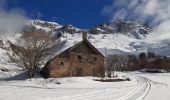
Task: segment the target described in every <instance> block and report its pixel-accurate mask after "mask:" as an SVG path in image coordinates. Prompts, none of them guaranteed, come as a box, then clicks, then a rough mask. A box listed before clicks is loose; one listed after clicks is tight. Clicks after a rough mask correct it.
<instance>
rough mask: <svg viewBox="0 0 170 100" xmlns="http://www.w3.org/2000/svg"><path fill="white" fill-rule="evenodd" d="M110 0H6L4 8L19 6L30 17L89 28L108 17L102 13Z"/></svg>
mask: <svg viewBox="0 0 170 100" xmlns="http://www.w3.org/2000/svg"><path fill="white" fill-rule="evenodd" d="M109 4H112V0H8V1H7V2H6V9H8V10H10V9H14V8H19V9H22V10H24V11H25V13H26V15H27V16H28V17H29V18H31V19H36V18H38V19H42V20H47V21H55V22H58V23H59V24H62V25H64V24H72V25H74V26H76V27H79V28H91V27H94V26H95V25H97V24H99V23H101V22H108V21H109V17H108V16H105V15H103V14H102V10H103V8H104V7H105V6H106V5H109Z"/></svg>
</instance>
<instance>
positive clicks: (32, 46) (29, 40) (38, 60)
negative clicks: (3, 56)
mask: <svg viewBox="0 0 170 100" xmlns="http://www.w3.org/2000/svg"><path fill="white" fill-rule="evenodd" d="M57 43H58V42H57V41H56V39H55V38H54V37H53V35H52V34H51V33H46V32H44V31H42V30H41V31H35V32H28V33H24V34H23V35H22V36H21V37H20V38H19V39H17V41H16V42H15V43H12V42H11V41H9V45H8V47H7V48H8V49H7V55H8V57H9V61H10V62H12V63H14V64H16V66H18V67H21V68H22V69H23V71H24V72H26V73H27V74H28V77H29V78H32V77H34V75H35V73H36V71H37V70H38V68H39V67H40V66H42V65H43V64H44V60H45V59H46V58H47V57H48V56H49V55H50V52H49V51H50V50H51V49H52V48H54V47H56V46H57Z"/></svg>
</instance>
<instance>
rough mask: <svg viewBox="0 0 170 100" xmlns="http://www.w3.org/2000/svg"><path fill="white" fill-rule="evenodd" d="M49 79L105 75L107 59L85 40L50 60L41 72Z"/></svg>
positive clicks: (85, 35)
mask: <svg viewBox="0 0 170 100" xmlns="http://www.w3.org/2000/svg"><path fill="white" fill-rule="evenodd" d="M41 74H42V75H43V76H44V77H46V78H48V77H53V78H58V77H71V76H98V77H103V76H104V74H105V57H104V56H103V55H102V54H101V53H100V52H99V51H98V50H97V49H96V48H95V47H94V46H93V45H92V44H91V43H90V42H89V41H88V39H87V33H83V40H82V41H81V42H79V43H77V44H76V45H74V46H72V47H70V48H68V49H66V50H65V51H63V52H61V53H60V54H58V55H56V56H55V57H53V58H52V59H50V60H49V61H48V62H47V63H46V65H45V66H44V68H43V69H42V71H41Z"/></svg>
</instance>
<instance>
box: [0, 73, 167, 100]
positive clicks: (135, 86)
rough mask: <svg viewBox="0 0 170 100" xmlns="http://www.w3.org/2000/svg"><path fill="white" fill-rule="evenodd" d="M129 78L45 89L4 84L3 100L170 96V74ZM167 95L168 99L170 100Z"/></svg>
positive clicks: (65, 82)
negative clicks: (160, 93)
mask: <svg viewBox="0 0 170 100" xmlns="http://www.w3.org/2000/svg"><path fill="white" fill-rule="evenodd" d="M125 76H126V77H130V78H131V79H132V80H131V81H125V82H97V81H93V80H92V77H79V78H78V77H76V78H63V79H59V81H61V82H62V84H60V85H57V84H51V83H48V84H45V85H44V83H42V82H44V81H40V80H39V81H38V80H34V81H28V80H25V81H23V80H22V81H0V100H160V99H157V98H160V97H161V95H159V94H158V95H157V96H159V97H155V96H154V95H153V94H155V93H159V91H160V90H161V91H168V92H167V93H169V90H170V88H169V87H168V84H170V79H168V78H169V77H170V74H167V75H164V74H162V75H161V77H160V75H159V74H158V75H153V74H140V73H130V74H125ZM167 77H168V78H167ZM162 79H163V80H164V81H165V82H162ZM165 79H166V80H165ZM167 93H166V95H165V93H164V95H165V96H166V98H169V97H170V96H169V95H168V94H167ZM164 100H168V99H164Z"/></svg>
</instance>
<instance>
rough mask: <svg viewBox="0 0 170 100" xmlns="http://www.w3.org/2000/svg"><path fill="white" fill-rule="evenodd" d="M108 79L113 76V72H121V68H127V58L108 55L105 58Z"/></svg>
mask: <svg viewBox="0 0 170 100" xmlns="http://www.w3.org/2000/svg"><path fill="white" fill-rule="evenodd" d="M106 64H107V65H106V66H107V75H108V77H112V76H115V75H114V72H115V71H121V69H122V68H123V67H127V64H128V57H126V56H121V55H110V56H108V57H107V58H106Z"/></svg>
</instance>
